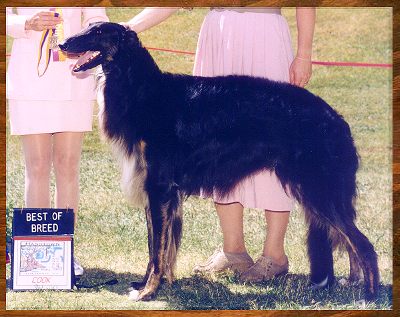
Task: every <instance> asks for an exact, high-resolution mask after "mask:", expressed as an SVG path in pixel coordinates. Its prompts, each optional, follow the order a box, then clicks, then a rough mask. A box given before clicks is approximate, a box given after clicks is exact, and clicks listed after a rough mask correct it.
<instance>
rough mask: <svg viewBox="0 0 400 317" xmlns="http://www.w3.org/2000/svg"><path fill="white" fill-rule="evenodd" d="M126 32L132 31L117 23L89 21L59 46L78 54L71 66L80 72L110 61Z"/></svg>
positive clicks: (65, 50)
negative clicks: (87, 25) (76, 59)
mask: <svg viewBox="0 0 400 317" xmlns="http://www.w3.org/2000/svg"><path fill="white" fill-rule="evenodd" d="M128 32H129V33H134V32H133V31H130V30H128V29H127V28H126V27H124V26H122V25H120V24H118V23H110V22H96V23H91V24H90V25H89V27H88V28H86V29H84V30H82V31H81V32H79V33H77V34H75V35H73V36H71V37H69V38H68V39H67V40H66V41H65V42H64V43H63V44H60V45H59V47H60V49H61V50H62V51H63V52H65V53H66V54H67V55H80V57H79V59H78V61H77V62H76V64H75V66H74V68H73V71H74V72H80V71H84V70H87V69H91V68H94V67H96V66H98V65H100V64H105V63H109V62H110V61H112V60H113V59H114V56H115V54H117V52H118V50H119V46H120V45H121V43H122V42H123V41H124V40H125V37H126V36H127V33H128ZM134 35H135V36H136V34H134Z"/></svg>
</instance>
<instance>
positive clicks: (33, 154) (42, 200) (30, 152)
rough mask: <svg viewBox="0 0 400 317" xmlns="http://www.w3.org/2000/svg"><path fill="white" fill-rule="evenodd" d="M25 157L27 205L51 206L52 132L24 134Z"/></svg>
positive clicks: (37, 206) (35, 206)
mask: <svg viewBox="0 0 400 317" xmlns="http://www.w3.org/2000/svg"><path fill="white" fill-rule="evenodd" d="M21 140H22V149H23V153H24V159H25V206H26V207H28V208H49V207H50V171H51V160H52V154H51V148H52V142H51V134H49V133H46V134H28V135H22V136H21Z"/></svg>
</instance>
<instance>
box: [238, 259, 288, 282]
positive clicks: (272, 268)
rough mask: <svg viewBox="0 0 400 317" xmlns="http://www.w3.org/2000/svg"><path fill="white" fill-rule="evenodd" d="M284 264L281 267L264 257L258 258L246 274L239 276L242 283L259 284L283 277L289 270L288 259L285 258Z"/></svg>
mask: <svg viewBox="0 0 400 317" xmlns="http://www.w3.org/2000/svg"><path fill="white" fill-rule="evenodd" d="M285 258H286V262H285V264H283V265H279V264H277V263H275V261H274V260H273V259H272V258H270V257H266V256H263V255H262V256H260V257H259V258H258V259H257V261H256V263H255V264H254V265H253V266H252V267H250V268H249V269H248V270H247V271H246V272H244V273H242V274H241V275H240V278H239V279H240V280H241V281H242V282H261V281H263V280H268V279H271V278H273V277H277V276H279V275H284V274H286V273H287V272H288V270H289V262H288V258H287V257H286V256H285Z"/></svg>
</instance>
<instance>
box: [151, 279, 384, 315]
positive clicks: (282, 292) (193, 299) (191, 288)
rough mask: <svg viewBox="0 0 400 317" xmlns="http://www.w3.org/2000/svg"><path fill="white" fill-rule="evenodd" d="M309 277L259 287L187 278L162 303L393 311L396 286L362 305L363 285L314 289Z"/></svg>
mask: <svg viewBox="0 0 400 317" xmlns="http://www.w3.org/2000/svg"><path fill="white" fill-rule="evenodd" d="M308 281H309V278H308V276H307V275H297V274H288V275H286V276H284V277H279V278H275V279H272V280H270V281H266V282H263V283H257V284H243V283H240V282H239V281H238V280H237V278H236V277H233V278H232V276H231V277H229V276H227V277H220V278H218V279H217V280H211V279H209V278H207V277H203V276H192V277H189V278H183V279H180V280H177V281H176V282H175V283H173V285H172V287H171V288H170V289H168V288H166V287H165V286H164V287H162V288H161V290H160V292H159V294H158V300H165V301H168V302H169V304H170V306H171V308H173V309H192V310H195V309H234V310H250V309H318V308H320V307H325V308H327V309H391V306H392V287H391V286H390V285H385V286H381V287H380V292H379V297H378V299H377V300H376V301H374V302H373V303H367V304H366V305H365V303H364V304H360V303H358V301H359V300H361V299H363V293H364V291H363V286H362V285H353V286H340V285H338V284H337V283H336V284H335V285H334V286H333V287H331V288H330V289H324V290H311V289H310V288H309V287H308V286H307V285H308Z"/></svg>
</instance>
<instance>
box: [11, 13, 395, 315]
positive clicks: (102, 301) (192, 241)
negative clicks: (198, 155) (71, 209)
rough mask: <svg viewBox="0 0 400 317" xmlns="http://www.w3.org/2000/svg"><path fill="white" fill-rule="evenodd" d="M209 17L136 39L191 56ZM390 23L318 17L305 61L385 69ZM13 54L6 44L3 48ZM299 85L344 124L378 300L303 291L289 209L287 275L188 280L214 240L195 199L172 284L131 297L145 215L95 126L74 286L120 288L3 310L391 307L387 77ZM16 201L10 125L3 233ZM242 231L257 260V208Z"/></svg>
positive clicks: (213, 225) (18, 180)
mask: <svg viewBox="0 0 400 317" xmlns="http://www.w3.org/2000/svg"><path fill="white" fill-rule="evenodd" d="M107 11H108V14H109V16H110V19H111V20H112V21H115V22H119V21H126V20H127V19H129V18H130V17H132V16H133V15H134V14H135V13H137V12H139V11H140V10H138V9H122V8H121V9H113V8H110V9H107ZM206 12H207V9H194V10H192V11H189V10H181V11H179V12H178V13H177V14H176V15H174V16H173V17H171V18H170V19H169V20H168V21H167V22H165V23H163V24H161V25H160V26H157V27H154V28H153V29H151V30H149V31H146V32H144V33H143V34H141V35H140V38H141V39H142V41H143V42H144V44H145V45H146V46H150V47H162V48H169V49H179V50H186V51H194V50H195V47H196V42H197V35H198V32H199V29H200V26H201V22H202V19H203V17H204V15H205V14H206ZM283 13H284V15H285V16H286V17H287V19H288V22H289V25H290V28H291V31H292V37H293V41H294V45H295V42H296V34H297V33H296V24H295V10H294V9H284V10H283ZM391 19H392V12H391V10H390V9H387V8H378V9H366V8H354V9H345V8H337V9H327V8H323V9H318V10H317V24H316V30H315V40H314V57H313V59H314V60H320V61H357V62H376V63H391V61H392V42H391V39H392V32H391V26H392V20H391ZM10 47H11V41H10V39H9V40H8V43H7V48H8V52H10ZM152 55H153V56H154V58H155V60H156V62H157V63H158V64H159V65H160V67H161V69H163V70H165V71H170V72H182V73H188V74H189V73H191V70H192V67H193V61H194V57H193V56H192V55H181V54H171V53H165V52H154V51H152ZM307 88H308V89H309V90H310V91H312V92H313V93H315V94H317V95H319V96H321V97H322V98H324V99H325V100H326V101H327V102H328V103H330V104H331V105H332V106H333V107H334V108H335V109H337V110H338V111H339V112H340V113H341V114H342V115H343V116H344V118H345V119H346V120H347V121H348V122H349V124H350V126H351V128H352V131H353V134H354V138H355V142H356V145H357V147H358V150H359V154H360V156H361V168H360V170H359V172H358V192H359V199H358V202H357V209H358V211H359V216H358V220H357V224H358V226H359V228H360V229H361V231H363V232H364V233H365V234H366V235H367V236H368V238H369V239H370V240H371V242H372V243H373V244H374V246H375V248H376V250H377V253H378V256H379V268H380V274H381V288H380V294H379V297H378V299H377V300H376V301H375V302H371V303H365V302H363V301H360V300H362V299H363V286H362V285H351V286H341V285H340V284H339V283H337V284H336V285H335V286H334V287H333V288H332V289H330V290H323V291H318V292H313V291H310V290H309V289H307V287H306V285H307V281H308V274H309V262H308V259H307V256H306V254H307V253H306V247H305V235H306V227H305V225H304V218H303V214H302V211H301V209H300V208H298V207H297V208H296V209H295V210H294V211H293V212H292V214H291V217H290V224H289V229H288V232H287V236H286V243H285V248H286V252H287V255H288V257H289V262H290V273H289V274H288V275H287V276H285V277H281V278H278V279H273V280H271V281H269V282H265V283H261V284H254V285H245V284H241V283H239V282H238V279H237V276H235V275H234V274H224V275H216V276H208V277H206V276H195V275H193V274H192V268H193V266H194V265H195V264H197V263H199V262H202V261H204V260H206V259H207V258H208V256H209V255H210V254H211V253H212V252H213V251H214V249H215V248H216V247H218V246H219V245H220V244H221V239H222V235H221V233H220V230H219V225H218V219H217V216H216V213H215V210H214V207H213V204H212V202H211V201H209V200H203V199H199V198H190V199H188V200H187V201H186V202H185V203H184V232H183V240H182V246H181V249H180V253H179V256H178V262H177V271H176V275H177V279H176V281H175V282H174V283H173V284H172V286H169V285H168V284H166V283H165V284H163V285H162V286H161V288H160V291H159V292H158V295H157V297H156V299H155V300H154V301H151V302H138V303H136V302H132V301H129V300H128V297H127V294H128V288H129V284H130V282H131V281H134V280H139V279H141V277H142V276H143V274H144V272H145V269H146V265H147V260H148V253H147V230H146V224H145V216H144V212H143V211H142V210H136V209H132V208H131V207H130V206H129V205H128V204H127V202H126V201H125V199H124V197H123V195H122V193H121V190H120V188H119V172H118V170H117V168H116V165H115V162H114V159H113V158H112V155H111V153H110V151H109V148H108V146H107V145H106V144H104V143H102V141H101V140H100V138H99V134H98V126H97V122H95V125H94V130H93V132H92V133H88V134H87V135H86V137H85V142H84V148H83V155H82V162H81V174H80V175H81V200H80V210H79V219H78V225H77V227H76V234H75V254H76V256H77V258H78V259H79V260H80V262H81V263H82V265H83V266H84V267H85V269H86V273H85V274H84V276H83V278H82V283H85V284H95V283H97V282H100V281H105V280H108V279H111V278H117V279H118V281H119V283H118V284H116V285H112V286H103V287H98V288H94V289H88V290H76V291H73V292H62V291H38V292H14V291H11V290H7V295H6V296H7V309H18V310H20V309H45V310H51V309H57V310H59V309H67V310H68V309H76V310H81V309H95V310H96V309H102V310H103V309H104V310H105V309H111V310H113V309H129V310H131V309H132V310H135V309H152V310H164V309H166V310H169V309H178V310H180V309H193V310H197V309H300V310H304V309H391V307H392V272H393V271H392V171H391V162H392V157H391V153H392V143H391V140H392V139H391V136H392V125H391V123H392V92H391V90H392V70H391V69H382V68H352V67H322V66H314V69H313V77H312V80H311V82H310V84H309V86H308V87H307ZM95 121H96V120H95ZM53 188H54V184H53ZM53 190H54V189H53ZM23 193H24V165H23V157H22V156H21V148H20V142H19V139H18V138H16V137H10V136H9V131H8V128H7V236H8V237H9V236H10V232H11V231H10V229H11V216H12V208H13V207H21V206H23V204H24V200H23ZM244 226H245V235H246V244H247V247H248V251H249V253H250V255H251V256H252V257H254V258H256V257H257V256H258V255H260V253H261V249H262V244H263V240H264V237H265V227H264V215H263V212H260V211H257V210H246V213H245V224H244ZM334 257H335V271H336V275H337V276H338V280H339V279H341V278H343V277H346V275H347V274H348V258H347V255H346V253H341V252H339V251H337V252H335V256H334ZM9 275H10V274H9V268H8V270H7V276H8V277H9Z"/></svg>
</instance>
